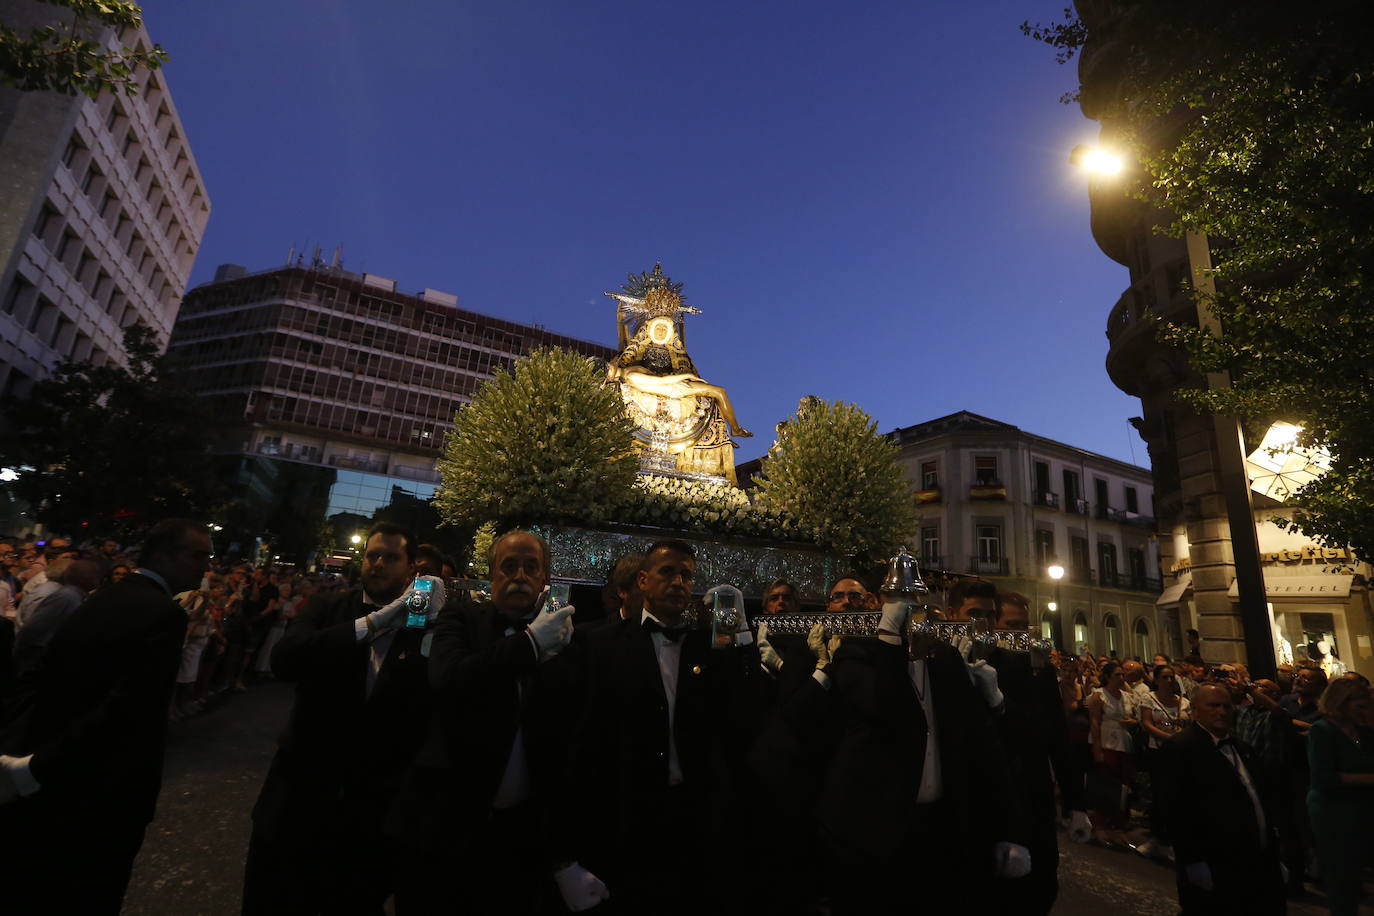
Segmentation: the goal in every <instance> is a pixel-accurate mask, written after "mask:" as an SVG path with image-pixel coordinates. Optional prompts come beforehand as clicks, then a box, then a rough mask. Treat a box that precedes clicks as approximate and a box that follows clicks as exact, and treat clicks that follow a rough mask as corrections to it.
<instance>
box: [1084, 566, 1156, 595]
mask: <svg viewBox="0 0 1374 916" xmlns="http://www.w3.org/2000/svg"><path fill="white" fill-rule="evenodd" d="M1097 580H1098V584H1099V585H1101V586H1102V587H1103V588H1119V589H1122V590H1124V591H1131V592H1151V593H1153V594H1158V593H1159V592H1161V591H1163V589H1164V584H1163V582H1161V581H1160V580H1159V579H1154V578H1151V577H1149V576H1142V575H1137V574H1132V573H1126V572H1117V571H1116V570H1105V569H1104V570H1101V571H1099V572H1098V574H1097Z"/></svg>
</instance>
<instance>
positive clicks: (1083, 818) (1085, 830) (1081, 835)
mask: <svg viewBox="0 0 1374 916" xmlns="http://www.w3.org/2000/svg"><path fill="white" fill-rule="evenodd" d="M1092 838H1093V822H1092V821H1090V820H1088V815H1087V814H1085V813H1084V812H1082V811H1070V812H1069V839H1071V840H1073V841H1074V842H1075V843H1086V842H1088V841H1089V840H1091V839H1092Z"/></svg>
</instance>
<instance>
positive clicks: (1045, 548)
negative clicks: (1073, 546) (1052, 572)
mask: <svg viewBox="0 0 1374 916" xmlns="http://www.w3.org/2000/svg"><path fill="white" fill-rule="evenodd" d="M1054 559H1055V554H1054V532H1053V531H1050V530H1049V529H1047V528H1037V529H1035V564H1036V566H1038V567H1039V568H1040V570H1041V571H1042V572H1043V571H1044V570H1045V569H1046V568H1048V567H1049V565H1050V563H1052V562H1054Z"/></svg>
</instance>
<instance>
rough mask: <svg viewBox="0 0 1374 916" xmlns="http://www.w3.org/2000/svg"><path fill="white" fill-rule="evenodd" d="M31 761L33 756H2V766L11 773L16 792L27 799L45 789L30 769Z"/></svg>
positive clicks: (0, 763)
mask: <svg viewBox="0 0 1374 916" xmlns="http://www.w3.org/2000/svg"><path fill="white" fill-rule="evenodd" d="M31 760H33V755H32V754H29V755H28V756H27V757H7V756H5V755H0V766H3V767H4V768H5V769H6V770H8V771H9V776H10V781H11V782H13V783H14V788H15V790H16V791H17V792H18V793H19V794H20V795H21V796H23V797H25V798H27V797H28V796H30V795H32V794H34V793H35V792H37V791H38V790H39V789H41V788H43V787H42V786H41V785H39V784H38V780H37V779H34V778H33V773H32V772H31V771H30V769H29V761H31Z"/></svg>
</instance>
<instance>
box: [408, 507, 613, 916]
mask: <svg viewBox="0 0 1374 916" xmlns="http://www.w3.org/2000/svg"><path fill="white" fill-rule="evenodd" d="M549 560H550V557H549V547H548V544H547V543H546V542H545V541H544V539H543V538H541V537H539V536H537V535H535V534H532V533H530V532H528V531H520V530H516V531H510V532H507V533H506V534H504V535H502V536H501V537H499V538H497V539H496V540H495V541H494V542H493V543H492V545H491V550H490V553H489V567H490V570H491V600H490V601H487V600H480V601H478V600H470V599H454V600H453V601H451V602H450V603H449V604H448V605H447V606H446V607H445V608H444V610H443V613H441V614H440V615H439V618H438V620H437V621H436V623H435V629H434V647H433V651H432V652H431V654H430V663H429V677H430V682H431V684H432V685H433V687H434V690H435V703H436V705H435V727H434V729H433V730H432V732H431V734H430V736H429V738H428V740H427V741H426V743H425V746H424V748H423V749H422V750H421V751H420V753H419V755H418V757H417V758H416V764H415V766H414V767H412V769H411V772H410V773H409V774H407V777H406V783H405V788H404V790H403V793H402V797H401V798H400V799H398V801H397V804H396V811H395V814H394V815H393V817H392V819H391V824H390V826H389V829H390V830H391V831H392V832H393V833H394V834H395V835H396V836H397V837H398V839H400V840H401V841H402V842H404V843H405V844H406V845H407V847H408V848H411V849H413V850H415V851H416V853H417V854H416V855H415V857H414V861H413V865H414V866H415V868H414V871H415V872H416V874H415V880H416V884H417V886H421V887H423V888H424V894H423V898H424V905H423V909H422V911H423V912H427V913H428V912H432V913H453V912H463V913H472V914H496V913H502V914H514V916H519V914H529V913H535V912H539V911H540V910H541V907H543V906H544V905H545V904H546V903H549V902H550V901H551V900H553V899H555V895H554V886H555V884H554V881H556V882H557V886H558V888H559V890H561V891H562V892H563V894H564V899H565V901H566V902H567V903H568V904H569V906H570V907H572V908H574V909H582V908H586V907H588V906H591V905H592V904H594V903H595V902H597V901H599V900H601V899H604V897H605V896H606V891H605V886H604V885H602V884H601V882H600V881H598V880H597V878H596V877H595V876H594V875H591V874H590V873H589V872H587V871H586V870H585V869H582V868H581V866H579V865H577V864H576V863H575V862H569V861H567V860H565V859H561V858H560V856H561V853H562V849H561V845H560V843H559V842H558V839H557V838H558V835H559V833H558V831H559V828H560V827H561V826H562V825H561V824H560V823H559V822H558V821H557V819H556V818H555V817H554V816H553V804H554V801H555V800H557V799H559V797H560V796H561V795H562V794H564V793H567V792H570V791H575V790H574V788H573V787H571V786H569V785H568V784H567V783H566V775H567V771H566V766H567V758H566V747H567V744H568V741H569V740H570V738H571V734H570V729H571V726H572V725H573V724H575V723H574V721H573V720H572V717H571V716H570V715H569V710H568V706H567V704H568V702H569V700H570V698H571V697H572V695H573V685H572V683H571V680H570V676H569V669H568V666H566V665H563V664H557V663H553V660H554V658H555V656H558V655H559V654H560V653H561V652H562V651H563V650H564V649H565V648H566V647H567V645H568V643H569V642H570V641H571V639H572V626H573V625H572V615H573V614H574V613H575V611H576V609H575V608H574V607H573V606H572V605H570V604H569V605H563V606H561V607H555V606H552V605H545V606H544V607H542V608H541V607H540V599H541V598H543V597H544V594H545V589H546V587H547V586H548V583H549ZM550 876H553V877H554V881H551V880H550Z"/></svg>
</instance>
